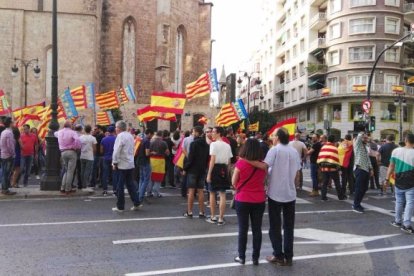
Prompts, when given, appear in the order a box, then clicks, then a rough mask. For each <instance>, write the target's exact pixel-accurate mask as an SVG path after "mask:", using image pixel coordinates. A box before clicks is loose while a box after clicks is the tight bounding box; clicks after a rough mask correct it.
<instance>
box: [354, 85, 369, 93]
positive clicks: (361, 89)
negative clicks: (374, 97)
mask: <svg viewBox="0 0 414 276" xmlns="http://www.w3.org/2000/svg"><path fill="white" fill-rule="evenodd" d="M352 91H353V92H361V93H364V92H367V86H366V85H365V84H354V85H352Z"/></svg>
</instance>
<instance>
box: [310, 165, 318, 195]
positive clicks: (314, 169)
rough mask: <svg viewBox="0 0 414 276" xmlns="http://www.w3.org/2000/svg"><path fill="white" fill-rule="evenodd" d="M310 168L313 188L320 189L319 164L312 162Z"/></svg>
mask: <svg viewBox="0 0 414 276" xmlns="http://www.w3.org/2000/svg"><path fill="white" fill-rule="evenodd" d="M310 170H311V178H312V189H313V190H314V191H317V190H319V187H318V165H317V164H313V163H311V164H310Z"/></svg>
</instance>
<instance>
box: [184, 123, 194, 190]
mask: <svg viewBox="0 0 414 276" xmlns="http://www.w3.org/2000/svg"><path fill="white" fill-rule="evenodd" d="M187 132H188V135H187ZM193 140H194V136H193V134H192V132H190V131H186V132H185V134H184V140H183V144H182V147H183V152H184V155H185V158H188V154H189V153H190V144H191V143H192V142H193ZM181 196H182V197H187V176H185V175H183V181H182V182H181Z"/></svg>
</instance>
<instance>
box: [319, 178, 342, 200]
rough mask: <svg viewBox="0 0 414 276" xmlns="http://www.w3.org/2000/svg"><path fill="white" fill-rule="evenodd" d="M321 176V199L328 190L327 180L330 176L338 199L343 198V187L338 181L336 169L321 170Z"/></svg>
mask: <svg viewBox="0 0 414 276" xmlns="http://www.w3.org/2000/svg"><path fill="white" fill-rule="evenodd" d="M322 176H323V185H322V199H325V198H327V197H326V194H327V192H328V184H329V180H330V179H331V178H332V180H333V182H334V183H335V188H336V193H337V195H338V198H339V199H343V198H344V195H345V194H344V193H343V190H344V189H343V188H342V187H341V183H340V181H339V173H338V171H332V172H322Z"/></svg>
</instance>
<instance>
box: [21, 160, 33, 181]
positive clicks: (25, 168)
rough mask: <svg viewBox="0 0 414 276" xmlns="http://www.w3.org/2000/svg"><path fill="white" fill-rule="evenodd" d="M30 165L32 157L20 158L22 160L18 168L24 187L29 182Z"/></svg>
mask: <svg viewBox="0 0 414 276" xmlns="http://www.w3.org/2000/svg"><path fill="white" fill-rule="evenodd" d="M32 163H33V155H29V156H22V159H21V161H20V167H21V169H22V174H23V185H24V186H27V183H28V181H29V176H30V171H31V170H32Z"/></svg>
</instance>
